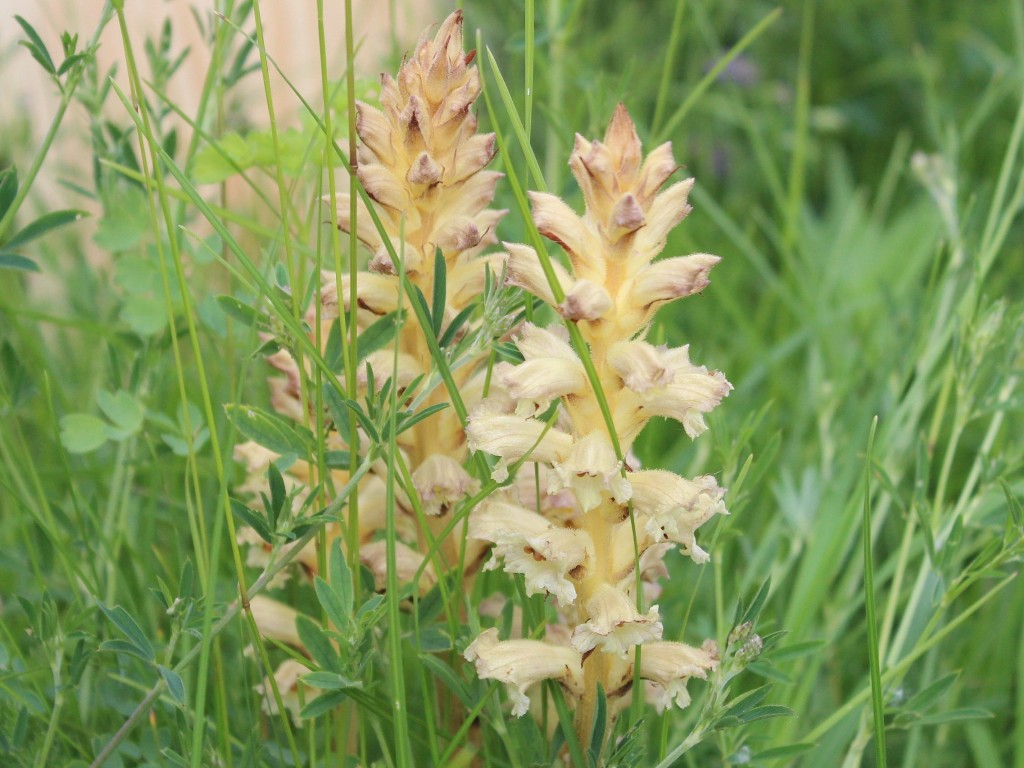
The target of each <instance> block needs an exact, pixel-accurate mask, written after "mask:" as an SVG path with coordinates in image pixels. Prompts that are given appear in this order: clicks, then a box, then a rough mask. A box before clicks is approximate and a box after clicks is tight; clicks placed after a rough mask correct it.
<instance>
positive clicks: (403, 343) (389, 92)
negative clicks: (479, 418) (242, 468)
mask: <svg viewBox="0 0 1024 768" xmlns="http://www.w3.org/2000/svg"><path fill="white" fill-rule="evenodd" d="M473 58H474V53H473V52H472V51H470V52H466V51H465V50H464V49H463V36H462V12H461V11H456V12H455V13H453V14H451V15H450V16H449V17H448V18H447V19H445V21H444V22H443V23H442V24H440V26H439V27H438V28H437V29H436V31H434V32H433V33H431V34H426V33H425V34H424V35H423V37H422V38H421V39H420V40H419V42H418V43H417V45H416V47H415V49H414V50H413V51H412V52H411V53H410V54H409V55H408V56H407V57H406V59H405V60H404V61H403V63H402V65H401V67H400V69H399V71H398V72H397V74H396V75H395V76H394V77H392V76H391V75H387V74H384V75H382V76H381V91H380V100H379V104H377V105H372V104H369V103H365V102H358V103H357V105H356V114H355V116H354V117H355V122H356V131H357V133H358V135H359V139H360V146H359V148H358V152H357V156H356V158H355V160H356V168H357V175H358V180H359V182H360V183H361V184H362V186H363V188H364V189H365V191H366V192H367V194H368V197H369V198H370V201H371V202H370V205H372V206H373V208H374V211H375V212H376V214H377V218H379V220H380V223H381V225H382V231H379V230H378V228H377V226H376V225H375V224H374V221H373V218H372V217H371V215H370V211H369V210H368V209H367V207H366V204H364V202H363V201H362V199H359V200H358V201H357V206H356V215H355V218H354V220H353V217H352V213H351V205H350V204H351V199H350V197H349V196H348V195H339V196H338V198H337V200H336V201H335V202H336V204H337V207H338V210H337V221H338V226H339V227H340V228H341V229H342V230H344V231H346V232H349V231H353V230H354V233H355V235H356V237H357V238H358V240H359V241H360V242H361V243H362V244H363V245H365V246H366V248H367V249H368V251H369V253H368V254H363V255H364V256H367V257H368V269H367V270H364V271H359V272H357V273H356V274H355V275H354V276H353V275H350V274H345V275H342V276H338V275H335V274H334V273H333V271H332V272H323V273H321V275H320V276H319V277H320V285H321V287H320V291H319V295H318V296H317V297H316V299H315V300H314V301H315V304H314V305H313V306H312V307H310V308H309V310H308V311H307V313H306V315H305V318H304V319H305V321H306V323H307V324H308V326H309V327H310V328H312V329H314V331H313V332H311V333H310V338H317V337H319V338H320V339H321V340H322V342H323V343H325V344H326V342H327V340H328V339H329V338H331V336H332V333H334V332H336V331H337V330H340V328H339V326H340V325H341V324H340V322H339V315H341V314H344V315H345V316H346V318H347V319H349V321H350V322H351V323H352V324H354V326H355V330H356V331H357V332H358V333H362V332H364V331H365V330H366V329H367V328H369V327H370V326H371V325H373V323H375V322H377V321H379V320H380V319H381V318H384V317H386V316H388V315H389V314H391V313H393V312H396V311H403V312H404V322H403V323H402V324H401V326H400V329H399V331H398V333H397V335H396V337H395V339H394V341H393V342H392V343H391V344H389V345H387V346H386V348H383V349H378V350H376V351H373V352H371V353H370V354H368V355H366V356H365V357H364V358H363V359H362V360H361V361H360V362H359V363H358V364H357V365H356V370H355V371H354V374H355V375H354V379H355V380H354V381H347V380H343V382H342V383H343V384H344V386H345V387H346V389H354V390H355V395H356V399H357V400H359V399H362V398H363V397H365V396H366V395H367V394H368V393H367V390H368V389H369V388H370V387H371V381H372V382H373V388H374V389H376V390H377V391H380V390H381V388H382V387H383V386H384V384H385V382H386V381H387V380H388V379H389V378H394V379H395V381H394V385H395V386H394V389H393V390H391V391H393V392H396V393H397V396H398V398H399V407H406V406H407V405H408V404H409V403H410V402H416V403H417V405H418V407H420V408H424V409H426V408H429V407H431V406H437V405H440V404H448V403H447V401H448V394H447V391H446V388H445V387H443V386H435V387H433V389H432V390H430V391H429V392H426V393H424V391H423V390H422V389H421V390H418V391H417V392H409V391H407V390H408V388H410V387H411V386H413V384H414V383H416V382H420V385H421V386H423V387H424V388H425V387H427V386H430V385H431V377H430V374H431V371H432V370H433V367H434V362H433V360H432V358H431V347H430V345H429V344H428V343H427V339H426V337H425V335H424V334H425V332H426V333H431V334H435V333H436V334H437V335H438V337H439V338H443V336H444V334H445V332H446V330H447V329H448V326H449V324H450V323H451V322H452V320H453V319H454V318H456V317H457V316H459V314H460V312H462V310H464V309H466V308H467V307H469V306H470V305H471V304H473V303H475V302H477V301H479V297H480V295H481V294H482V293H483V290H484V286H485V284H486V283H487V282H488V280H487V272H488V270H489V269H491V270H492V271H494V272H495V273H496V274H500V271H501V264H500V262H501V258H502V257H501V256H500V255H497V254H493V255H489V256H487V255H482V253H481V252H482V251H483V250H484V248H485V247H486V246H487V245H489V244H492V243H495V242H497V240H496V237H495V232H494V230H495V227H496V225H497V223H498V221H499V220H500V219H501V217H502V215H503V214H504V211H500V210H493V209H490V208H489V207H488V206H489V205H490V203H491V201H492V199H493V197H494V191H495V185H496V184H497V182H498V180H499V179H500V178H501V174H499V173H495V172H490V171H487V170H485V167H486V166H487V164H488V163H489V162H490V161H491V159H492V158H493V157H494V154H495V151H496V144H495V137H494V135H493V134H484V133H478V132H477V119H476V117H475V115H474V114H473V107H474V103H475V101H476V99H477V97H478V96H479V94H480V87H481V85H480V76H479V73H478V72H477V69H476V67H475V66H473ZM438 254H440V257H441V258H442V259H443V266H444V273H445V275H446V279H445V291H444V296H443V298H444V312H443V316H442V318H440V320H441V327H440V329H437V328H430V329H428V330H426V331H424V329H421V328H420V327H419V325H418V324H417V323H416V321H415V319H413V318H412V313H411V312H410V311H409V307H408V304H407V302H406V300H405V297H406V296H407V294H408V293H409V291H408V288H407V286H403V285H402V284H401V283H400V282H399V279H398V277H397V274H398V273H399V272H400V271H403V270H399V269H398V267H399V266H401V267H403V268H404V273H405V275H406V277H407V279H408V280H409V281H410V282H411V283H412V286H414V287H415V289H418V290H419V291H420V292H422V294H423V295H424V296H427V297H435V291H434V280H435V274H436V273H437V272H436V270H437V267H438V266H439V265H437V264H436V263H435V259H436V257H437V255H438ZM350 258H352V259H358V258H360V254H358V253H352V254H350ZM396 258H399V259H402V261H403V263H402V264H401V265H397V264H396V263H395V259H396ZM495 267H496V268H495ZM491 282H492V284H493V283H494V282H495V281H494V280H493V279H492V280H491ZM353 283H354V285H353ZM353 288H354V292H353ZM415 289H414V290H415ZM353 304H354V306H353ZM465 317H466V316H465V315H463V316H462V317H461V320H462V321H463V325H462V329H461V330H460V332H459V333H458V334H454V337H455V339H456V341H457V340H458V339H460V338H461V337H462V336H464V335H468V334H474V335H476V334H478V329H477V327H476V326H475V325H474V323H475V321H473V320H469V321H467V320H466V319H465ZM318 324H319V327H317V325H318ZM480 333H481V334H482V332H480ZM464 348H468V349H469V352H465V353H464V354H463V355H462V357H460V358H459V360H458V362H459V364H460V365H459V366H457V367H456V366H453V368H455V370H454V373H453V376H454V379H455V383H456V385H457V386H458V387H459V391H460V393H461V396H462V399H463V401H464V402H466V403H467V405H468V406H473V405H474V404H475V403H476V401H477V400H479V397H480V396H479V395H474V392H482V389H483V385H482V384H479V385H478V384H477V382H476V378H480V379H481V380H482V378H483V377H481V376H479V373H480V372H481V371H482V370H483V369H484V364H485V363H486V353H487V352H489V347H488V346H487V345H486V344H483V343H478V344H475V345H466V347H464ZM446 351H449V350H446ZM396 352H397V354H396ZM306 359H307V363H306V367H305V368H303V367H302V366H301V365H300V364H298V363H297V362H296V360H295V358H293V357H292V356H291V355H289V354H288V352H281V353H279V354H278V355H276V356H275V357H274V358H273V360H272V364H273V365H274V366H275V367H276V368H277V369H278V370H279V371H280V372H281V373H282V374H283V376H279V377H278V378H276V379H272V380H271V385H270V386H271V389H272V391H273V400H272V403H273V406H274V408H275V409H276V410H277V411H278V412H279V413H281V414H283V415H285V416H286V417H288V418H291V419H294V420H296V421H300V422H308V423H307V425H309V424H317V423H321V422H322V420H321V419H320V418H315V419H314V418H311V416H312V414H311V413H310V410H309V408H310V404H311V403H312V402H317V401H318V400H319V398H314V397H305V398H303V397H302V391H303V387H304V386H305V387H306V391H307V392H308V391H309V386H311V385H312V382H311V381H310V378H311V376H310V375H309V374H310V368H309V364H308V359H309V358H308V357H307V358H306ZM396 359H397V361H398V365H397V371H396V370H395V367H394V364H395V360H396ZM414 398H415V399H414ZM316 416H318V417H319V414H316ZM335 428H336V429H337V430H338V431H332V432H330V433H329V434H328V435H327V436H326V442H327V447H328V448H330V449H331V450H332V451H334V450H337V451H339V452H345V451H348V450H349V449H350V448H352V446H349V445H347V443H348V442H349V441H350V436H349V434H347V430H345V427H344V426H343V425H335ZM358 437H359V442H360V443H361V444H362V448H363V450H364V451H365V445H366V444H367V442H368V437H367V435H366V434H365V433H359V435H358ZM397 439H398V447H399V453H400V460H401V462H402V463H403V464H404V465H405V469H407V470H408V473H407V476H408V477H410V478H411V483H409V485H408V486H402V485H400V486H399V487H398V488H397V489H396V491H397V493H396V501H397V504H396V509H395V512H396V515H395V524H396V526H397V531H398V536H399V539H400V541H398V542H397V543H396V544H397V547H396V551H397V553H398V557H397V561H396V563H397V570H398V574H397V575H398V578H399V581H400V582H404V581H407V580H408V579H409V578H411V577H412V576H413V575H414V574H416V573H420V582H419V585H418V586H419V588H420V589H421V590H425V589H428V588H429V587H430V586H431V584H433V583H434V582H435V580H436V579H437V578H439V577H440V576H442V575H443V574H442V569H448V568H452V567H455V566H456V564H458V563H464V565H465V569H466V570H467V571H470V572H471V571H472V570H473V569H474V568H475V567H477V566H478V565H479V564H480V563H481V562H482V560H483V550H484V545H483V544H482V543H481V542H478V541H475V540H472V541H470V542H469V543H468V546H467V547H466V548H465V551H463V545H464V544H465V541H464V539H465V537H464V536H462V535H461V534H462V530H463V528H464V526H465V523H462V524H461V526H460V527H456V528H455V530H454V531H451V532H450V533H451V535H449V536H447V538H445V539H444V540H443V541H442V542H441V545H440V547H438V548H437V549H436V551H437V555H436V556H434V557H432V558H431V561H430V563H429V564H427V565H426V566H423V567H421V566H422V565H423V563H422V560H423V556H424V553H425V552H427V551H428V550H429V551H435V550H430V548H429V547H428V546H427V543H428V542H431V541H433V540H434V539H436V538H437V537H438V536H439V535H440V534H441V533H442V531H445V530H446V529H447V528H450V527H451V526H449V523H450V521H451V513H452V511H453V510H454V509H456V508H457V507H458V506H459V505H460V504H462V503H464V502H465V500H466V499H467V498H469V497H470V496H472V495H473V494H474V493H476V492H477V490H478V489H479V483H478V481H477V480H475V479H474V478H473V477H471V476H470V475H469V473H468V472H467V471H466V469H465V466H464V465H465V461H466V458H467V454H468V451H467V448H466V437H465V434H464V432H463V429H462V424H461V423H460V421H459V418H458V414H457V413H456V412H455V409H454V408H447V409H444V410H442V411H440V412H439V413H437V414H435V415H432V416H431V417H430V418H429V419H425V420H423V421H420V422H419V423H417V424H415V425H414V426H413V427H411V428H409V429H406V430H404V431H403V432H402V433H401V434H400V435H399V436H398V438H397ZM242 457H243V458H245V459H246V460H247V463H248V464H250V465H252V464H253V463H254V462H256V461H262V460H263V459H267V461H264V462H263V464H262V470H263V471H265V469H266V464H267V462H268V461H269V460H271V459H276V458H278V457H277V456H276V455H274V456H271V457H270V458H267V457H265V456H257V455H254V454H252V452H251V451H248V452H243V453H242ZM300 467H301V469H302V470H303V472H302V474H301V476H300V475H299V474H298V469H299V468H300ZM284 474H285V475H286V483H287V485H288V488H289V490H291V489H292V488H293V487H294V486H295V485H299V486H303V487H304V488H303V489H300V493H299V494H298V495H297V498H305V495H308V494H309V493H310V492H311V490H312V489H314V488H318V486H320V485H321V480H323V479H324V478H320V477H317V476H316V475H317V472H316V468H311V467H307V466H306V465H305V464H304V463H302V462H295V463H294V464H293V465H292V468H291V469H289V470H287V471H286V472H285V473H284ZM403 474H405V473H404V472H398V471H395V470H394V468H389V467H388V466H387V465H386V463H385V462H383V461H380V462H377V463H375V464H374V466H373V469H372V470H371V474H368V475H367V476H366V477H365V478H363V480H362V481H361V482H360V484H359V487H358V504H346V505H345V509H346V510H350V509H353V508H357V509H358V522H359V531H358V541H357V542H351V541H349V540H348V537H345V541H344V545H345V546H346V547H348V546H350V545H352V544H353V543H355V544H358V546H359V548H360V552H359V557H360V560H361V561H362V562H363V564H364V565H366V566H367V567H368V568H369V569H370V570H371V571H372V572H373V574H374V577H375V580H376V582H377V585H378V587H380V586H382V585H383V584H384V583H386V568H387V558H385V557H384V547H383V542H382V541H381V540H380V537H379V532H380V530H381V529H382V528H383V527H384V524H385V521H386V520H387V519H388V514H387V512H388V508H387V505H386V504H385V494H384V493H383V489H384V488H385V484H386V483H395V482H396V481H395V476H397V475H403ZM332 479H333V481H334V482H333V483H327V484H326V486H327V487H342V486H344V485H345V481H346V480H347V473H345V472H343V471H341V470H334V471H333V472H332ZM244 490H245V492H246V493H247V494H248V495H252V496H255V497H256V498H259V494H260V493H261V492H263V493H266V495H267V496H268V497H269V496H270V494H269V493H268V492H267V491H266V489H265V482H264V481H263V480H262V479H261V480H260V481H259V482H258V483H256V482H248V483H247V484H246V486H245V488H244ZM303 494H305V495H303ZM417 512H423V513H424V517H425V523H424V522H423V521H422V518H420V516H419V515H417V514H416V513H417ZM424 525H425V526H426V527H428V528H429V529H430V531H431V533H428V532H427V531H426V530H425V529H424V527H423V526H424ZM342 526H346V527H347V522H346V523H342ZM342 526H339V525H338V524H335V523H332V524H330V525H328V526H327V528H326V532H327V535H328V537H329V538H337V537H339V536H340V534H341V530H342ZM258 554H260V555H263V553H258ZM263 558H264V559H265V555H263ZM316 569H317V559H316V558H315V557H313V558H311V559H310V561H309V564H308V570H309V571H310V572H312V573H315V572H316Z"/></svg>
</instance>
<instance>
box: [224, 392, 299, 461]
mask: <svg viewBox="0 0 1024 768" xmlns="http://www.w3.org/2000/svg"><path fill="white" fill-rule="evenodd" d="M224 411H225V412H226V413H227V415H228V418H229V419H230V420H231V423H232V424H234V425H235V427H236V428H237V429H238V431H239V432H241V433H242V435H243V436H245V437H247V438H248V439H250V440H255V441H256V442H257V443H259V444H260V445H262V446H263V447H264V448H269V449H270V450H271V451H274V452H275V453H280V454H282V455H284V454H293V455H295V456H305V455H306V453H307V452H309V451H310V450H312V448H313V434H312V433H311V432H310V431H309V430H308V429H306V428H305V427H303V426H301V425H299V424H295V423H294V422H292V421H288V420H287V419H284V418H282V417H281V416H278V415H277V414H275V413H269V412H268V411H264V410H263V409H262V408H257V407H256V406H254V405H241V404H238V403H234V404H228V405H225V406H224Z"/></svg>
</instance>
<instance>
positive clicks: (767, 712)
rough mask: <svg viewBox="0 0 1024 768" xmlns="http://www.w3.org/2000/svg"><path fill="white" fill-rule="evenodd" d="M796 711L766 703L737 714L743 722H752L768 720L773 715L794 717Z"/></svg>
mask: <svg viewBox="0 0 1024 768" xmlns="http://www.w3.org/2000/svg"><path fill="white" fill-rule="evenodd" d="M795 714H796V713H795V712H794V711H793V710H792V709H790V708H789V707H783V706H780V705H778V704H765V705H764V706H763V707H754V708H753V709H751V710H750V711H749V712H744V713H743V714H741V715H737V719H738V720H739V721H740V722H741V723H752V722H754V721H755V720H767V719H769V718H772V717H793V715H795Z"/></svg>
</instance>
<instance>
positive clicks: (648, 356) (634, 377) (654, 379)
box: [608, 341, 675, 392]
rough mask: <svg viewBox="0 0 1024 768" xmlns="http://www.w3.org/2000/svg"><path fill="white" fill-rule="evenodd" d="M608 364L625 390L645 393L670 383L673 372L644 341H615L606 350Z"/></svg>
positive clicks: (658, 353)
mask: <svg viewBox="0 0 1024 768" xmlns="http://www.w3.org/2000/svg"><path fill="white" fill-rule="evenodd" d="M608 364H609V365H610V366H611V367H612V369H613V370H614V371H615V372H616V373H617V374H619V376H620V378H621V379H622V383H623V384H625V385H626V388H627V389H631V390H632V391H634V392H646V391H647V390H649V389H651V388H653V387H664V386H666V385H668V384H671V383H672V379H673V377H674V375H675V372H674V371H673V370H672V368H671V367H670V366H669V365H667V364H666V362H665V361H664V360H663V359H662V355H661V352H660V351H659V350H658V348H657V347H655V346H653V345H651V344H648V343H647V342H646V341H617V342H615V343H614V344H612V346H611V348H610V349H609V350H608Z"/></svg>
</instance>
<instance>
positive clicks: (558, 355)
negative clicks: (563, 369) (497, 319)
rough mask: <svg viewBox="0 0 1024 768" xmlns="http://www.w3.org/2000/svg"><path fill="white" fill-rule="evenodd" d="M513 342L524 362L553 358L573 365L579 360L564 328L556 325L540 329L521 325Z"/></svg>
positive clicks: (529, 324)
mask: <svg viewBox="0 0 1024 768" xmlns="http://www.w3.org/2000/svg"><path fill="white" fill-rule="evenodd" d="M513 341H514V342H515V345H516V347H517V348H518V349H519V351H520V352H521V353H522V354H523V359H524V360H539V359H543V358H555V359H557V360H565V361H568V362H574V363H579V360H580V359H579V357H578V356H577V355H576V352H575V350H574V349H573V348H572V345H571V344H569V335H568V334H567V333H566V332H565V329H564V328H561V327H560V326H557V325H556V326H552V327H550V328H542V327H541V326H539V325H534V324H533V323H523V326H522V328H521V329H520V330H519V335H518V336H516V337H515V339H513Z"/></svg>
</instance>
